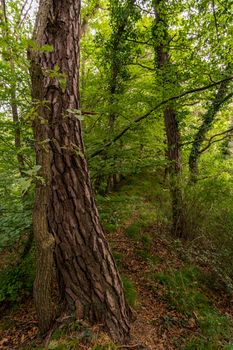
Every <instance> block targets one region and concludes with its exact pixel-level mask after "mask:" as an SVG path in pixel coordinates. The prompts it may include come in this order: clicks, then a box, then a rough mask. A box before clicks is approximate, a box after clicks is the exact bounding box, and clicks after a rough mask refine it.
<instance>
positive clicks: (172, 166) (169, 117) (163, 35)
mask: <svg viewBox="0 0 233 350" xmlns="http://www.w3.org/2000/svg"><path fill="white" fill-rule="evenodd" d="M161 4H162V0H155V1H154V10H155V25H154V27H153V31H152V34H153V39H154V49H155V68H156V71H157V72H158V73H159V74H160V76H161V77H162V78H163V79H164V80H166V74H167V70H168V71H169V64H170V57H169V50H168V49H169V48H168V45H169V37H168V32H167V23H166V18H165V15H164V14H163V13H162V12H161V7H160V6H161ZM158 25H160V30H161V28H162V31H160V32H159V36H158V35H157V28H158ZM163 115H164V124H165V132H166V138H167V157H168V161H169V165H168V168H167V172H168V174H169V181H170V191H171V200H172V218H173V222H172V227H171V233H172V234H173V235H174V236H175V237H178V238H187V224H186V218H185V209H184V203H183V202H184V200H183V193H182V184H181V177H182V161H181V148H180V133H179V126H178V121H177V112H176V110H175V109H174V107H173V106H172V105H171V104H170V105H169V104H168V106H166V107H165V108H164V111H163Z"/></svg>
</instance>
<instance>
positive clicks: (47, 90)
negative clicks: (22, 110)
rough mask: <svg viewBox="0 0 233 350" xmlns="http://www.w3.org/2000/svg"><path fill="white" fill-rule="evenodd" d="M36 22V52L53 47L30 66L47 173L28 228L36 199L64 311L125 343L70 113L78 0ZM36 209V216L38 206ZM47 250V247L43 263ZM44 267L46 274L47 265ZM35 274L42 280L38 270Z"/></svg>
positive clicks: (118, 294)
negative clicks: (38, 25)
mask: <svg viewBox="0 0 233 350" xmlns="http://www.w3.org/2000/svg"><path fill="white" fill-rule="evenodd" d="M47 9H48V8H47ZM39 11H40V10H39ZM40 13H41V11H40ZM37 23H42V25H44V30H43V35H42V36H40V39H41V41H40V42H39V43H40V45H47V44H48V45H52V46H53V48H54V50H53V52H47V53H45V52H44V53H40V54H38V56H37V59H36V65H35V63H33V59H32V83H33V84H32V86H33V91H34V99H36V100H39V101H40V104H41V107H40V111H39V115H38V118H37V121H38V123H37V124H36V126H34V132H35V136H36V144H37V147H38V148H37V159H38V164H41V165H42V169H46V168H47V170H46V174H49V176H48V175H47V177H46V174H45V173H44V171H43V173H42V176H43V177H44V178H45V179H46V181H45V184H41V183H40V184H38V188H37V195H36V204H35V210H34V223H37V222H38V221H41V219H40V217H38V215H36V209H37V205H38V206H39V201H40V199H39V198H40V197H41V198H42V199H43V198H45V197H46V204H45V205H44V208H45V209H46V210H45V211H46V217H45V212H44V211H43V213H41V216H42V217H43V218H44V226H43V227H41V228H38V227H37V226H35V227H34V229H35V230H36V231H35V233H36V234H37V235H39V236H41V232H42V231H43V232H46V238H45V241H46V242H50V240H48V239H49V237H50V238H51V242H53V240H55V246H54V255H55V262H56V268H57V270H58V272H59V274H58V275H59V286H63V290H62V291H60V292H61V294H64V297H65V301H66V307H67V309H68V310H72V309H73V310H76V315H77V318H87V319H88V320H89V321H91V322H92V323H100V324H102V325H103V326H104V328H105V329H106V330H107V331H108V332H109V333H110V334H111V336H112V337H113V338H114V339H115V340H117V341H119V342H125V341H127V340H128V337H129V331H130V325H129V318H130V311H129V308H128V306H127V305H126V302H125V297H124V293H123V289H122V283H121V280H120V278H119V274H118V272H117V269H116V265H115V263H114V261H113V258H112V255H111V252H110V249H109V246H108V243H107V241H106V239H105V237H104V234H103V230H102V228H101V225H100V222H99V216H98V212H97V209H96V205H95V201H94V198H93V192H92V188H91V183H90V178H89V174H88V169H87V163H86V160H85V156H84V145H83V140H82V132H81V123H80V121H79V119H78V118H77V116H76V114H75V112H76V110H78V109H79V108H80V106H79V92H78V68H79V36H80V1H74V0H73V1H71V0H70V1H62V0H58V1H56V2H51V5H50V7H49V13H48V12H47V17H46V19H45V17H43V18H42V20H38V21H37ZM37 33H38V31H37ZM40 33H41V31H40ZM37 37H38V34H37ZM55 67H59V72H57V73H56V74H55V75H54V74H53V72H54V68H55ZM36 72H37V73H38V74H37V73H36ZM38 81H40V82H41V86H40V87H39V88H38ZM41 91H42V93H41ZM40 121H42V123H41V122H40ZM45 148H46V150H45ZM39 156H41V157H42V158H43V159H44V163H43V159H40V157H39ZM48 177H49V178H48ZM38 210H40V211H41V210H42V209H41V206H39V208H38ZM46 224H47V227H46ZM41 225H42V223H41ZM39 230H40V233H39V232H38V231H39ZM46 247H47V246H46ZM52 247H53V246H52V243H51V245H50V246H49V249H48V250H47V251H46V254H47V256H48V255H49V254H50V252H52V249H53V248H52ZM40 248H41V247H40ZM42 248H43V247H42ZM48 263H49V266H50V268H49V270H51V269H52V264H51V262H50V261H49V262H48ZM38 272H41V275H40V279H42V280H43V278H44V276H43V274H42V271H38ZM48 282H49V281H48ZM42 292H43V291H42ZM42 318H43V316H42Z"/></svg>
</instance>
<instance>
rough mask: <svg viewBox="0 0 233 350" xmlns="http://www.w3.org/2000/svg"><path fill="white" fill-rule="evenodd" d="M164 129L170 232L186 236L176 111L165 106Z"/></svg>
mask: <svg viewBox="0 0 233 350" xmlns="http://www.w3.org/2000/svg"><path fill="white" fill-rule="evenodd" d="M164 120H165V129H166V136H167V146H168V151H167V156H168V160H169V165H168V168H167V171H168V174H169V181H170V189H171V198H172V229H171V231H172V234H173V235H174V236H175V237H178V238H187V227H186V218H185V208H184V203H183V202H184V199H183V192H182V183H181V180H182V163H181V152H180V134H179V129H178V124H177V118H176V112H175V111H174V109H173V108H171V107H167V108H165V110H164Z"/></svg>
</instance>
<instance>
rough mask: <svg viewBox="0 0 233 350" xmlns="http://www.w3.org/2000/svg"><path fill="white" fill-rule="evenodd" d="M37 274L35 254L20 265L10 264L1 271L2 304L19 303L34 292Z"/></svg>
mask: <svg viewBox="0 0 233 350" xmlns="http://www.w3.org/2000/svg"><path fill="white" fill-rule="evenodd" d="M34 276H35V264H34V256H33V254H31V255H28V256H27V257H26V258H25V259H24V260H23V261H22V262H21V263H20V264H19V265H14V264H12V265H8V266H6V267H5V268H4V269H2V270H1V271H0V305H1V304H2V303H11V304H14V303H18V302H20V301H21V300H22V299H23V298H24V297H26V296H28V295H30V294H31V293H32V288H33V281H34Z"/></svg>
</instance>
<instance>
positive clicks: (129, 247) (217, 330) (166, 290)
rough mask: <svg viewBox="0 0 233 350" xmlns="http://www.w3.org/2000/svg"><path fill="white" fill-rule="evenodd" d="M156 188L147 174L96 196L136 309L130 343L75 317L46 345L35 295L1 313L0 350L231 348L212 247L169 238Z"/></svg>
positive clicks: (232, 317)
mask: <svg viewBox="0 0 233 350" xmlns="http://www.w3.org/2000/svg"><path fill="white" fill-rule="evenodd" d="M151 185H152V184H151V180H150V179H147V180H146V179H144V181H143V185H142V182H141V181H138V183H137V184H135V183H134V182H132V183H131V184H130V185H129V184H125V185H123V186H122V187H121V188H120V189H119V190H118V191H117V192H115V193H113V194H110V195H108V196H103V197H101V196H99V197H98V198H97V201H98V204H99V208H100V215H101V218H102V222H103V225H104V228H105V231H106V232H107V238H108V240H109V243H110V245H111V248H112V251H113V255H114V258H115V261H116V262H117V265H118V268H119V270H120V274H121V276H122V281H123V285H124V289H125V294H126V297H127V300H128V303H129V304H130V305H131V307H132V309H133V310H134V311H133V313H134V315H135V321H134V322H133V323H132V329H131V343H130V344H131V345H127V346H125V347H120V346H117V345H115V344H113V343H111V341H110V339H109V338H108V337H107V335H105V334H103V333H102V332H101V330H100V329H99V328H98V327H97V326H96V327H89V326H88V325H87V324H86V323H83V322H78V321H72V323H70V324H69V326H65V327H63V328H61V329H59V330H56V331H55V332H54V334H52V335H50V336H49V337H47V340H46V342H47V345H46V346H45V345H44V343H43V341H42V339H41V338H40V337H39V335H38V328H37V321H36V314H35V309H34V306H33V302H32V298H31V297H30V296H29V297H28V299H27V300H26V301H24V302H22V304H21V305H18V306H17V307H14V308H13V309H12V308H11V309H7V308H5V311H4V312H3V313H2V315H1V318H0V332H1V334H0V349H9V350H10V349H12V350H13V349H24V350H30V349H45V348H48V349H57V350H65V349H67V350H72V349H73V350H74V349H80V350H81V349H83V350H88V349H89V350H114V349H132V350H133V349H138V350H140V349H141V350H143V349H148V350H173V349H174V350H175V349H184V350H192V349H193V350H215V349H216V350H219V349H225V350H232V349H233V295H232V292H230V291H228V290H227V289H226V288H225V286H224V283H223V281H222V280H221V276H217V275H216V273H215V272H214V270H213V269H212V264H211V260H210V258H208V254H206V249H204V250H203V247H201V246H200V244H198V243H197V242H196V241H195V240H192V241H189V242H181V241H179V240H174V239H172V238H171V237H170V235H169V233H168V229H167V227H168V221H166V217H167V215H166V213H164V212H161V209H160V208H161V203H162V202H163V204H164V203H166V198H167V195H168V194H167V192H166V190H165V193H162V194H161V190H158V187H157V188H154V187H153V188H152V187H151ZM145 186H148V189H150V191H149V192H148V191H146V188H145ZM148 193H149V194H148ZM155 202H156V205H155V204H154V203H155ZM164 207H166V205H165V206H164ZM163 210H164V209H163ZM165 210H166V208H165ZM167 210H169V208H167Z"/></svg>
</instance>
